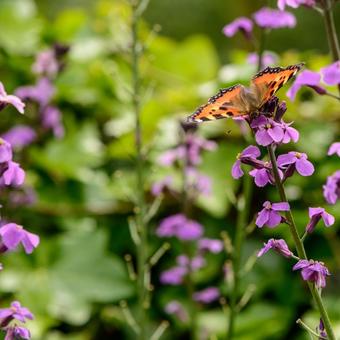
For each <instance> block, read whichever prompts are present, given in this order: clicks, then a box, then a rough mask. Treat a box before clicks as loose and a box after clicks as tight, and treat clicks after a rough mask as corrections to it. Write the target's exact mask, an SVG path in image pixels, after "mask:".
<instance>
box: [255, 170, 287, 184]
mask: <svg viewBox="0 0 340 340" xmlns="http://www.w3.org/2000/svg"><path fill="white" fill-rule="evenodd" d="M249 175H250V176H252V177H254V182H255V184H256V185H257V186H258V187H261V188H262V187H264V186H266V185H267V184H268V183H270V184H273V183H274V178H273V175H272V173H271V170H270V169H268V168H263V169H253V170H251V171H249ZM280 175H281V174H280ZM281 177H282V176H281Z"/></svg>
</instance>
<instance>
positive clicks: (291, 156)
mask: <svg viewBox="0 0 340 340" xmlns="http://www.w3.org/2000/svg"><path fill="white" fill-rule="evenodd" d="M277 165H278V166H279V167H280V168H281V169H285V170H286V171H287V172H289V173H292V172H294V170H296V171H297V172H298V173H299V174H300V175H301V176H310V175H312V174H313V173H314V166H313V164H312V163H311V162H310V161H309V160H308V159H307V155H306V154H305V153H300V152H295V151H291V152H288V153H287V154H284V155H280V156H279V157H278V158H277ZM288 167H290V169H288Z"/></svg>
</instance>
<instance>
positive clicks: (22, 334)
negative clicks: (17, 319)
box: [4, 325, 31, 340]
mask: <svg viewBox="0 0 340 340" xmlns="http://www.w3.org/2000/svg"><path fill="white" fill-rule="evenodd" d="M5 331H6V336H5V339H4V340H16V339H30V338H31V333H30V331H29V330H28V329H27V328H25V327H20V326H17V325H15V326H10V327H7V328H6V329H5Z"/></svg>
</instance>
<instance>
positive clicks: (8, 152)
mask: <svg viewBox="0 0 340 340" xmlns="http://www.w3.org/2000/svg"><path fill="white" fill-rule="evenodd" d="M12 157H13V154H12V147H11V144H10V143H8V142H7V141H6V140H4V139H2V138H0V163H5V162H9V161H11V160H12Z"/></svg>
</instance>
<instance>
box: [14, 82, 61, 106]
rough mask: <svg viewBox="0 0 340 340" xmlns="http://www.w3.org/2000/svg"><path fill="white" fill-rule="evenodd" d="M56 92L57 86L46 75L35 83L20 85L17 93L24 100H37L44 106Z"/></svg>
mask: <svg viewBox="0 0 340 340" xmlns="http://www.w3.org/2000/svg"><path fill="white" fill-rule="evenodd" d="M54 92H55V88H54V86H53V85H52V83H51V81H50V80H49V79H48V78H46V77H44V78H40V79H39V81H38V82H37V83H36V84H35V85H29V86H22V87H19V88H18V89H17V90H16V91H15V94H16V95H17V96H18V97H20V98H22V99H24V100H25V99H27V100H32V101H35V102H37V103H38V104H40V105H41V106H42V107H44V106H46V105H47V104H48V103H49V102H50V100H51V98H52V96H53V94H54Z"/></svg>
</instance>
